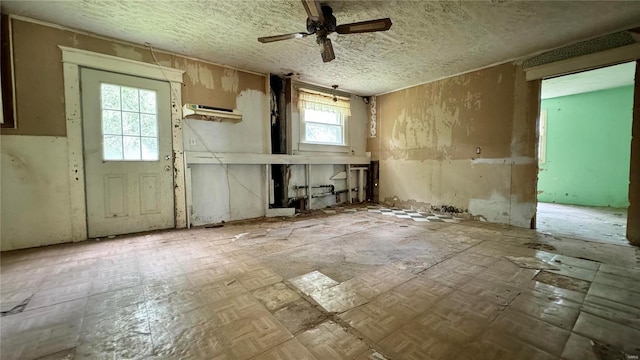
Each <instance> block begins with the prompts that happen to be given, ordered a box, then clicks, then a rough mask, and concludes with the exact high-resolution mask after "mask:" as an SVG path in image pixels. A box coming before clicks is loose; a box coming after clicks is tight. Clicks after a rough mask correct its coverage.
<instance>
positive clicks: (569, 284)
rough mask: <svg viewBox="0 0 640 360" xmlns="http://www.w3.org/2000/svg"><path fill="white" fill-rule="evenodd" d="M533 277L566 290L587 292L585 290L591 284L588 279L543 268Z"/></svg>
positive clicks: (587, 289)
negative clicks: (555, 272) (559, 273)
mask: <svg viewBox="0 0 640 360" xmlns="http://www.w3.org/2000/svg"><path fill="white" fill-rule="evenodd" d="M533 279H534V280H536V281H539V282H541V283H545V284H548V285H552V286H556V287H559V288H563V289H567V290H573V291H579V292H581V293H585V294H586V293H587V291H589V286H591V282H590V281H586V280H580V279H576V278H572V277H569V276H564V275H558V274H554V273H551V272H548V271H544V270H543V271H541V272H540V273H538V275H536V276H535V277H534V278H533Z"/></svg>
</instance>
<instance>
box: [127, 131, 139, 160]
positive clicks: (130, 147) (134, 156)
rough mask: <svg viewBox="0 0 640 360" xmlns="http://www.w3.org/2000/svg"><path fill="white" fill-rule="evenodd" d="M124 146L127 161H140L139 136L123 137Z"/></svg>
mask: <svg viewBox="0 0 640 360" xmlns="http://www.w3.org/2000/svg"><path fill="white" fill-rule="evenodd" d="M122 140H123V141H122V146H123V148H124V159H125V160H140V159H141V158H142V156H141V154H140V138H139V137H138V136H123V138H122Z"/></svg>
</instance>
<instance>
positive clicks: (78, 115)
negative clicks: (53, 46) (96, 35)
mask: <svg viewBox="0 0 640 360" xmlns="http://www.w3.org/2000/svg"><path fill="white" fill-rule="evenodd" d="M58 47H59V48H60V50H61V51H62V62H63V74H64V97H65V113H66V119H67V143H68V149H69V150H68V154H69V185H70V201H71V214H70V215H71V240H72V241H82V240H85V239H87V208H86V193H85V191H86V190H85V181H84V159H83V155H82V154H83V148H82V111H81V97H80V66H85V67H90V68H93V69H98V70H106V71H112V72H116V73H120V74H125V75H133V76H140V77H146V78H150V79H155V80H162V81H169V83H170V86H171V109H172V110H171V132H172V146H173V167H174V174H173V175H174V177H173V181H174V197H175V201H174V204H175V221H176V228H183V227H186V225H187V220H186V214H187V211H186V192H185V175H184V167H185V166H184V147H183V144H182V74H184V71H182V70H178V69H173V68H168V67H164V66H160V65H153V64H148V63H144V62H139V61H134V60H129V59H123V58H119V57H116V56H111V55H105V54H100V53H95V52H91V51H86V50H80V49H75V48H70V47H66V46H58Z"/></svg>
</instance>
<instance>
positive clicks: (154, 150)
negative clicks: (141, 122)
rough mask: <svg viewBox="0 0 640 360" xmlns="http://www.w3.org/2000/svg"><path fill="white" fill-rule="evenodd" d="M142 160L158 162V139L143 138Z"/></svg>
mask: <svg viewBox="0 0 640 360" xmlns="http://www.w3.org/2000/svg"><path fill="white" fill-rule="evenodd" d="M142 160H158V139H157V138H154V137H143V138H142Z"/></svg>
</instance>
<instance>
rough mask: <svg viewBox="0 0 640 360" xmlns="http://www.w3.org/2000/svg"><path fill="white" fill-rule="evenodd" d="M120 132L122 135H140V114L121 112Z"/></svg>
mask: <svg viewBox="0 0 640 360" xmlns="http://www.w3.org/2000/svg"><path fill="white" fill-rule="evenodd" d="M122 132H123V134H124V135H140V114H138V113H131V112H124V111H123V112H122Z"/></svg>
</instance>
